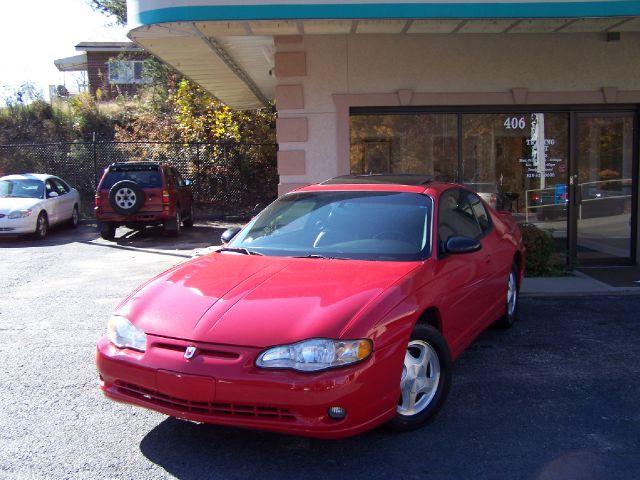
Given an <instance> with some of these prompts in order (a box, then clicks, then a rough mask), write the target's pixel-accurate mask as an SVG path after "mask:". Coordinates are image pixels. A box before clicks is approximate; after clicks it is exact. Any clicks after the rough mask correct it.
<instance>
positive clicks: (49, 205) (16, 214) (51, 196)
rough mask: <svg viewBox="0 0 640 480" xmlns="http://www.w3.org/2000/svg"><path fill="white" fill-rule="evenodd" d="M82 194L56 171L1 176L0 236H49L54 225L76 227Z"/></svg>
mask: <svg viewBox="0 0 640 480" xmlns="http://www.w3.org/2000/svg"><path fill="white" fill-rule="evenodd" d="M79 220H80V194H79V193H78V191H77V190H76V189H75V188H71V187H70V186H69V185H68V184H67V182H65V181H64V180H62V179H60V178H58V177H55V176H53V175H42V174H35V173H27V174H24V175H7V176H6V177H0V236H1V235H18V234H25V233H31V234H34V235H35V236H36V238H40V239H42V238H44V237H46V236H47V232H48V231H49V227H50V226H51V225H55V224H59V223H65V222H68V223H69V224H70V225H71V226H72V227H74V228H75V227H77V226H78V222H79Z"/></svg>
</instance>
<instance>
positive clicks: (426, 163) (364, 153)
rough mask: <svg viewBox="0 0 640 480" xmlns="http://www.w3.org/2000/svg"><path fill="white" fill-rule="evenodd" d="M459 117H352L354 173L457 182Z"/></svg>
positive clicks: (450, 115) (421, 115) (449, 115)
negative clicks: (406, 175)
mask: <svg viewBox="0 0 640 480" xmlns="http://www.w3.org/2000/svg"><path fill="white" fill-rule="evenodd" d="M457 145H458V138H457V115H455V114H419V115H357V116H352V117H351V172H352V173H355V174H363V173H415V174H425V175H433V176H434V178H436V179H438V180H443V181H454V180H455V179H456V178H457V170H458V160H457V159H458V152H457V149H458V148H457Z"/></svg>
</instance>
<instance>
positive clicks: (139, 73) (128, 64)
mask: <svg viewBox="0 0 640 480" xmlns="http://www.w3.org/2000/svg"><path fill="white" fill-rule="evenodd" d="M143 63H144V62H143V61H141V60H112V61H110V62H109V83H110V84H111V85H133V84H140V83H148V79H147V78H146V77H145V76H144V72H143V70H144V68H143Z"/></svg>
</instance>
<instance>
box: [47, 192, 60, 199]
mask: <svg viewBox="0 0 640 480" xmlns="http://www.w3.org/2000/svg"><path fill="white" fill-rule="evenodd" d="M58 196H59V195H58V192H49V194H48V195H47V198H56V197H58Z"/></svg>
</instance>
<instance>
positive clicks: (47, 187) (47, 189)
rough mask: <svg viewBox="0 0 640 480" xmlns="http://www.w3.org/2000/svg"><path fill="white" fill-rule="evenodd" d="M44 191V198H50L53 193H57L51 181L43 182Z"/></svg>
mask: <svg viewBox="0 0 640 480" xmlns="http://www.w3.org/2000/svg"><path fill="white" fill-rule="evenodd" d="M44 190H45V198H51V194H52V193H53V192H56V193H58V191H57V190H56V187H55V186H54V185H53V181H52V180H47V181H46V182H44Z"/></svg>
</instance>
